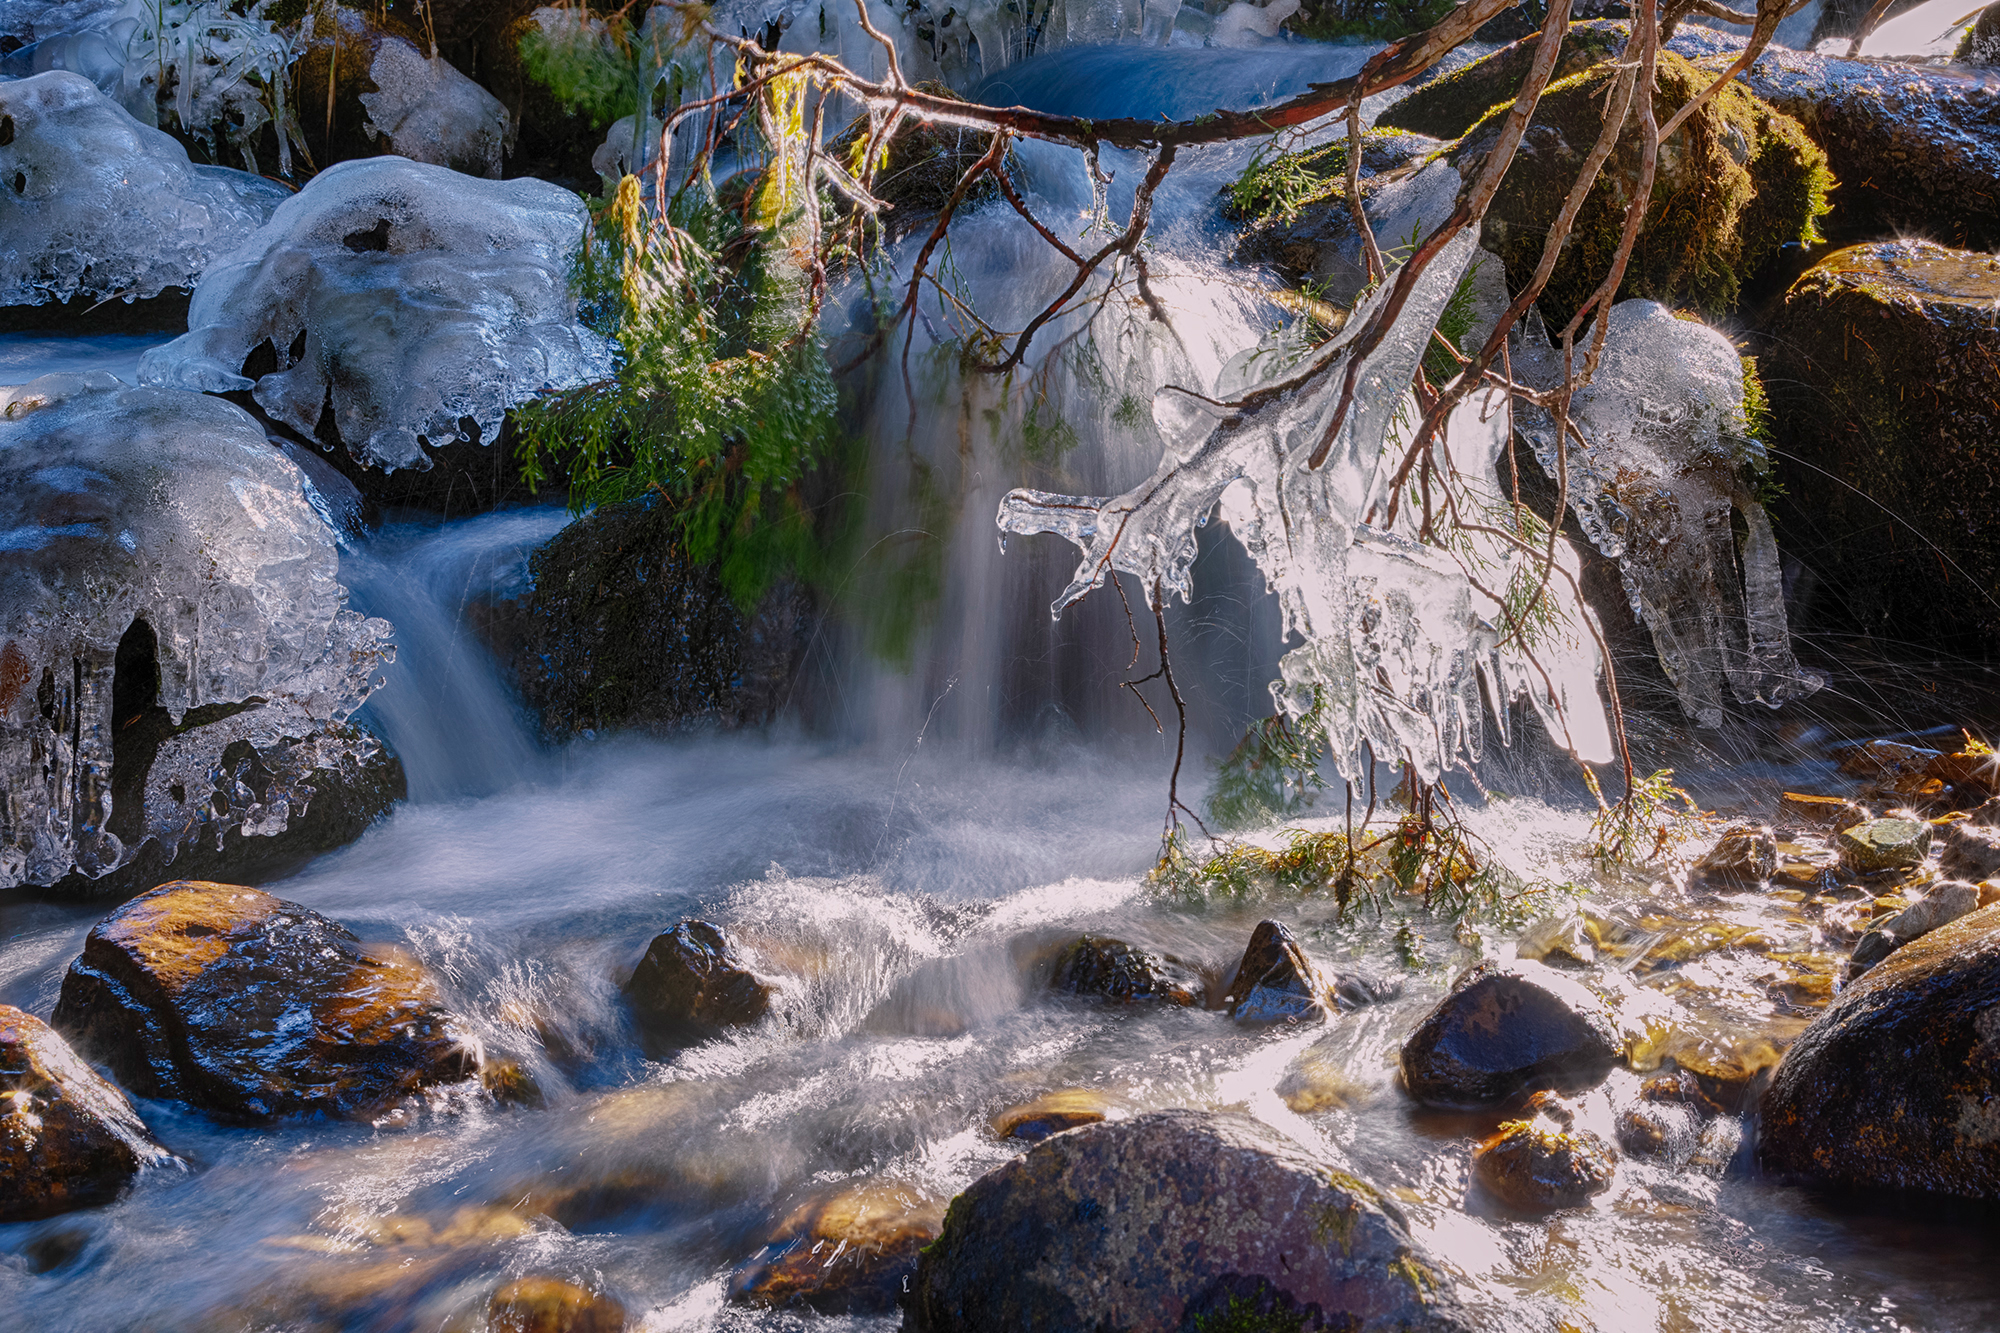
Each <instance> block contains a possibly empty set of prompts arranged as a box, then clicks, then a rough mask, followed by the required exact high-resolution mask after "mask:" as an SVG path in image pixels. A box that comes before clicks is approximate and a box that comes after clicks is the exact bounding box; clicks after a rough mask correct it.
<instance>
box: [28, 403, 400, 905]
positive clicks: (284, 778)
mask: <svg viewBox="0 0 2000 1333" xmlns="http://www.w3.org/2000/svg"><path fill="white" fill-rule="evenodd" d="M339 566H340V552H339V549H338V547H337V546H336V544H335V541H334V537H333V534H332V533H331V532H330V531H329V530H328V528H327V526H326V524H325V523H324V521H322V519H321V517H320V516H319V514H318V513H317V512H315V510H314V508H313V506H312V504H311V502H310V500H309V498H308V496H307V494H306V493H305V489H304V477H303V474H302V473H301V472H300V471H299V469H298V467H297V466H295V465H294V464H293V463H292V462H290V461H289V460H288V459H287V458H286V457H285V456H284V455H283V454H282V453H280V452H279V451H278V450H276V449H273V448H272V447H271V446H270V445H269V444H268V443H267V442H266V440H265V436H264V432H263V430H262V429H261V428H259V426H258V425H257V423H256V421H255V420H253V419H252V418H251V417H250V416H249V414H248V413H246V412H244V411H242V410H241V409H239V408H236V407H234V406H232V405H230V404H229V403H226V402H223V401H221V400H220V399H216V398H210V397H205V396H203V395H199V394H191V393H182V392H179V391H177V390H166V389H152V388H133V387H131V386H129V385H126V384H123V383H121V382H119V381H118V380H117V379H116V378H114V377H112V376H110V375H107V374H104V373H102V372H95V373H92V374H87V375H49V376H44V377H43V378H41V379H38V380H35V381H34V382H32V383H30V384H26V385H21V386H18V387H13V388H0V790H5V791H6V792H7V794H8V800H7V801H6V803H5V805H4V807H0V888H6V887H12V886H15V885H21V884H27V885H35V886H40V887H43V888H52V889H53V890H54V891H55V892H57V893H61V894H73V895H87V894H100V893H109V892H118V891H126V892H129V891H131V890H135V889H142V888H148V887H151V886H152V885H155V884H158V883H161V882H162V881H164V880H167V879H170V878H173V877H174V876H175V875H177V874H178V875H183V876H185V875H188V874H210V875H215V874H234V875H240V876H241V877H245V878H248V877H251V876H253V875H262V874H266V873H273V872H278V871H282V870H283V869H287V868H289V867H291V866H294V865H297V864H298V863H300V862H302V861H303V860H305V859H306V858H308V857H310V856H312V855H314V854H317V853H318V852H321V851H324V850H326V849H328V848H329V847H334V846H338V845H340V844H341V843H343V842H346V841H348V840H350V839H352V838H354V837H356V836H358V835H359V834H360V833H361V831H362V830H363V829H365V828H366V827H367V826H368V825H369V823H370V822H372V821H373V820H374V819H375V818H376V817H377V816H379V815H380V814H381V813H382V812H383V811H385V810H386V809H387V808H388V807H389V805H390V804H391V803H392V802H393V801H395V800H396V799H398V798H400V797H401V795H402V794H403V774H402V769H401V766H400V765H399V764H398V763H397V762H396V760H395V758H394V757H393V756H391V755H389V754H388V753H387V752H386V751H385V750H384V749H383V747H382V745H381V743H380V742H379V741H377V740H376V739H375V738H374V737H372V736H369V735H368V734H366V733H365V732H362V731H360V730H359V729H358V728H356V727H354V726H352V725H350V724H349V723H348V722H347V721H346V719H347V718H348V716H349V715H350V714H351V713H352V712H353V710H354V709H356V708H358V707H359V706H360V704H361V702H362V701H363V700H364V699H365V698H366V697H367V696H368V694H369V692H370V691H371V690H372V689H373V688H374V687H375V685H376V684H377V683H378V678H377V677H376V675H375V673H376V671H377V669H378V668H379V667H380V666H381V665H382V664H383V662H385V661H386V660H387V658H388V655H389V652H390V651H391V650H390V649H389V647H388V644H387V642H386V641H387V639H388V637H389V635H390V634H391V632H392V631H391V628H390V626H389V624H388V622H386V621H382V620H370V619H364V618H362V617H361V616H359V615H357V614H355V613H354V612H352V611H349V610H347V609H346V608H345V606H344V605H343V603H344V602H345V599H346V595H347V594H346V590H345V589H344V588H342V587H341V585H340V583H339V582H338V575H339V572H340V569H339ZM170 867H171V869H170Z"/></svg>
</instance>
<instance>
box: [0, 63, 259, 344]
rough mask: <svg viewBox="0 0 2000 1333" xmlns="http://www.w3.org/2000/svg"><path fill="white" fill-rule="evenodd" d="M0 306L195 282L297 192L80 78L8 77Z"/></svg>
mask: <svg viewBox="0 0 2000 1333" xmlns="http://www.w3.org/2000/svg"><path fill="white" fill-rule="evenodd" d="M0 125H4V126H6V127H10V128H11V137H10V136H9V135H8V134H4V133H0V203H4V207H0V305H40V304H42V303H43V302H46V301H63V300H68V299H69V298H71V297H74V296H86V297H95V298H99V299H103V298H108V297H119V298H122V299H125V300H133V299H137V298H142V297H150V296H157V295H159V294H160V293H161V292H162V291H164V290H166V289H167V288H169V287H192V286H194V285H195V283H196V281H197V280H198V279H199V278H200V277H201V275H202V274H203V273H204V272H206V271H207V270H208V268H209V267H210V266H211V265H212V264H213V263H214V262H215V260H216V259H217V258H218V257H219V256H221V255H223V254H226V253H228V252H229V251H230V250H233V249H234V248H235V247H236V246H238V245H240V244H241V243H242V242H243V241H244V239H245V238H247V237H248V236H249V235H250V234H251V233H252V232H254V231H255V230H256V229H257V228H258V227H259V226H261V225H262V224H263V222H264V220H265V219H266V218H268V217H270V216H271V213H272V210H273V209H274V208H276V207H277V205H278V203H279V202H280V201H281V200H283V199H285V198H286V197H287V196H288V192H287V191H286V190H285V189H284V187H282V186H279V185H274V184H272V183H271V182H269V181H266V180H262V179H260V178H259V177H256V176H252V175H250V174H248V173H247V172H241V171H231V170H229V169H228V168H226V167H208V166H197V165H195V164H194V163H192V162H190V161H189V160H188V155H187V150H186V149H185V148H183V147H181V145H180V144H179V143H178V142H177V141H175V140H174V139H173V137H172V136H170V135H167V134H165V133H162V132H161V131H159V130H156V129H153V128H151V127H150V126H146V125H141V124H140V123H139V122H138V121H136V120H134V119H133V118H132V117H131V115H130V114H128V113H127V112H126V111H125V110H124V109H123V108H122V107H120V106H119V105H118V104H117V103H115V102H113V101H112V100H111V99H110V98H108V97H106V96H105V95H104V94H103V93H101V92H99V91H98V89H97V88H96V86H95V85H93V84H92V83H91V82H90V81H89V80H88V79H85V78H83V77H82V76H81V75H77V74H71V73H65V72H62V71H51V72H49V73H47V74H37V75H35V76H34V77H32V78H26V79H20V80H16V81H13V82H8V83H0Z"/></svg>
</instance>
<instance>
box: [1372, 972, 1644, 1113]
mask: <svg viewBox="0 0 2000 1333" xmlns="http://www.w3.org/2000/svg"><path fill="white" fill-rule="evenodd" d="M1623 1050H1624V1043H1623V1042H1622V1041H1621V1040H1620V1038H1619V1035H1618V1024H1617V1021H1616V1020H1615V1019H1614V1018H1613V1016H1612V1013H1611V1010H1610V1007H1609V1006H1607V1005H1606V1004H1605V1002H1604V1001H1603V1000H1601V999H1599V998H1598V997H1597V996H1596V995H1595V994H1593V993H1592V992H1591V991H1589V990H1588V989H1586V988H1585V987H1583V986H1582V985H1580V984H1578V983H1577V982H1575V981H1573V980H1571V979H1570V978H1568V977H1566V976H1564V975H1562V974H1561V973H1559V972H1556V971H1554V970H1553V969H1551V968H1548V967H1544V966H1542V965H1541V964H1539V963H1519V962H1517V963H1514V964H1511V965H1508V966H1502V965H1500V964H1498V963H1480V964H1477V965H1476V966H1474V967H1472V968H1470V969H1468V970H1467V971H1466V972H1465V974H1464V975H1462V976H1461V977H1459V979H1458V980H1457V981H1456V982H1454V983H1453V984H1452V988H1451V990H1450V991H1449V992H1447V993H1446V995H1445V997H1444V998H1443V999H1442V1000H1440V1001H1438V1004H1437V1007H1436V1008H1435V1009H1433V1010H1431V1012H1430V1015H1429V1016H1428V1017H1426V1018H1425V1019H1424V1021H1423V1022H1422V1023H1421V1024H1419V1025H1418V1027H1417V1030H1416V1031H1415V1032H1413V1033H1412V1034H1410V1039H1409V1040H1408V1041H1407V1042H1405V1043H1404V1044H1403V1054H1402V1067H1403V1082H1404V1085H1405V1086H1406V1087H1408V1088H1409V1091H1410V1095H1411V1096H1413V1097H1415V1098H1416V1099H1417V1100H1418V1101H1422V1102H1430V1103H1434V1104H1437V1105H1443V1106H1481V1105H1491V1104H1493V1103H1495V1102H1498V1101H1500V1100H1502V1099H1504V1098H1506V1097H1508V1096H1510V1095H1512V1094H1513V1093H1515V1092H1517V1091H1519V1090H1520V1089H1521V1088H1523V1087H1526V1086H1529V1085H1531V1084H1542V1085H1547V1086H1552V1087H1559V1088H1578V1087H1588V1086H1590V1085H1592V1084H1594V1083H1596V1082H1597V1081H1598V1080H1600V1079H1602V1078H1603V1077H1604V1075H1605V1074H1606V1073H1608V1072H1610V1069H1611V1067H1612V1066H1613V1065H1615V1064H1616V1063H1617V1062H1618V1059H1619V1057H1620V1055H1621V1054H1622V1053H1623Z"/></svg>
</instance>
